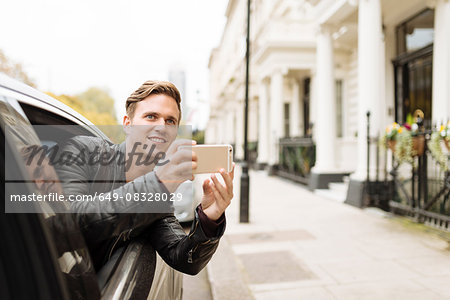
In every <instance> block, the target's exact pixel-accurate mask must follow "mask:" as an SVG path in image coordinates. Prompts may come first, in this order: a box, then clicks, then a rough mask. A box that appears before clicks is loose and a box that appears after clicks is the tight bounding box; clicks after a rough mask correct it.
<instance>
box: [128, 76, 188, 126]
mask: <svg viewBox="0 0 450 300" xmlns="http://www.w3.org/2000/svg"><path fill="white" fill-rule="evenodd" d="M157 94H162V95H166V96H169V97H172V98H173V99H174V100H175V102H176V103H177V107H178V111H179V112H180V116H179V118H178V123H180V121H181V108H180V103H181V96H180V92H179V91H178V89H177V88H176V86H175V85H174V84H173V83H170V82H168V81H157V80H148V81H146V82H144V83H143V84H142V85H141V86H140V87H139V88H138V89H137V90H136V91H134V92H133V93H132V94H131V95H130V97H128V99H127V102H126V103H125V108H126V111H127V115H128V117H129V118H133V117H134V112H135V110H136V103H138V102H140V101H142V100H144V99H145V98H147V97H148V96H150V95H157Z"/></svg>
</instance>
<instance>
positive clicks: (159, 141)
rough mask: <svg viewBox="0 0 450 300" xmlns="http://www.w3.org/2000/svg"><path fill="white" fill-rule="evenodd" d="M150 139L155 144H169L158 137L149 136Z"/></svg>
mask: <svg viewBox="0 0 450 300" xmlns="http://www.w3.org/2000/svg"><path fill="white" fill-rule="evenodd" d="M148 139H149V140H150V141H152V142H153V143H158V144H164V143H167V141H166V140H165V139H164V138H162V137H158V136H149V137H148Z"/></svg>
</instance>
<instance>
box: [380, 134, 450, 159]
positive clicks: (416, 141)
mask: <svg viewBox="0 0 450 300" xmlns="http://www.w3.org/2000/svg"><path fill="white" fill-rule="evenodd" d="M412 140H413V144H412V147H413V151H414V156H422V155H423V153H424V151H425V137H424V136H423V135H419V136H414V137H413V138H412ZM396 144H397V141H395V140H389V141H387V145H388V148H389V149H391V151H392V152H393V153H395V145H396ZM447 147H448V146H447Z"/></svg>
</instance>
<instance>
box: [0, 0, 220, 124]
mask: <svg viewBox="0 0 450 300" xmlns="http://www.w3.org/2000/svg"><path fill="white" fill-rule="evenodd" d="M227 3H228V1H227V0H160V1H155V0H147V1H145V0H127V1H125V0H109V1H105V0H89V1H87V0H77V1H72V0H71V1H61V0H45V1H44V0H14V1H8V2H7V3H3V4H2V17H1V18H0V49H2V50H3V51H4V53H5V54H6V55H7V56H8V58H10V59H11V60H13V61H15V62H19V63H21V64H22V65H23V66H24V68H25V71H26V73H27V74H28V75H29V76H30V77H31V78H32V79H33V80H34V81H35V82H36V84H37V88H38V89H39V90H41V91H51V92H53V93H56V94H69V95H73V94H77V93H80V92H83V91H84V90H86V89H87V88H89V87H92V86H96V87H101V88H105V89H107V90H109V92H110V94H111V96H112V97H113V98H114V99H115V103H116V104H115V107H116V112H117V115H118V117H119V121H121V120H122V116H123V115H124V113H125V108H124V104H125V100H126V98H127V97H128V96H129V95H130V94H131V93H132V92H133V91H134V90H136V89H137V88H138V87H139V86H140V85H141V84H142V83H143V82H144V81H146V80H148V79H158V80H168V71H169V69H170V68H171V67H173V66H176V67H178V68H180V67H181V68H183V69H184V70H185V72H186V91H185V93H186V99H183V101H187V102H186V103H187V104H188V105H189V106H191V107H193V110H194V111H195V113H194V115H192V119H193V124H192V125H193V126H194V127H197V128H203V127H204V126H205V124H206V121H207V117H208V97H209V88H208V61H209V56H210V53H211V50H212V49H213V48H214V47H216V46H218V45H219V42H220V39H221V36H222V31H223V28H224V26H225V23H226V18H225V9H226V5H227ZM197 91H198V92H197Z"/></svg>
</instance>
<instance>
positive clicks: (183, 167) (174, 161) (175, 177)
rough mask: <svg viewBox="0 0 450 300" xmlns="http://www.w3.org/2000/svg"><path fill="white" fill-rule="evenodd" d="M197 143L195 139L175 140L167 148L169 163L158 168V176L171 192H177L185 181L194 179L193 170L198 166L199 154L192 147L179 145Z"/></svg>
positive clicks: (166, 158) (156, 171)
mask: <svg viewBox="0 0 450 300" xmlns="http://www.w3.org/2000/svg"><path fill="white" fill-rule="evenodd" d="M195 144H196V141H193V140H186V139H180V140H175V141H174V142H173V143H172V145H170V147H169V148H168V149H167V152H166V157H165V160H166V161H167V163H166V164H164V165H162V166H158V167H157V168H156V170H155V174H156V176H158V179H159V180H160V181H161V182H162V183H163V184H164V186H165V187H166V188H167V190H168V191H169V192H170V193H173V192H175V191H176V189H177V188H178V186H179V185H180V184H181V183H183V182H184V181H186V180H189V179H190V180H193V179H194V175H193V174H192V171H193V170H195V169H196V168H197V156H196V154H195V153H194V151H192V149H191V148H190V147H185V148H179V147H180V146H193V145H195Z"/></svg>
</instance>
